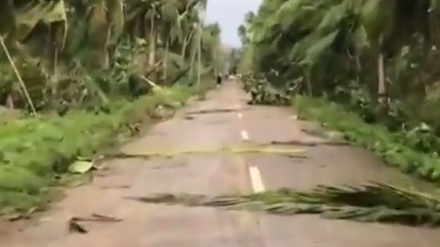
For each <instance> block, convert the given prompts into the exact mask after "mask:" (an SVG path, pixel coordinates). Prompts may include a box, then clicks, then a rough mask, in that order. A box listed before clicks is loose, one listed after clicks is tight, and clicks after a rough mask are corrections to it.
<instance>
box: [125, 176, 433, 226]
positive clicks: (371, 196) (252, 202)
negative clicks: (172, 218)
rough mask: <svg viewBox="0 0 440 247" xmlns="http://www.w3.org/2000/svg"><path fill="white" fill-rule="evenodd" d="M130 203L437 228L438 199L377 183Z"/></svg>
mask: <svg viewBox="0 0 440 247" xmlns="http://www.w3.org/2000/svg"><path fill="white" fill-rule="evenodd" d="M131 199H136V200H138V201H142V202H146V203H162V204H180V205H186V206H192V207H195V206H206V207H217V208H222V209H228V210H247V211H254V212H266V213H269V214H279V215H296V214H321V215H322V216H323V217H325V218H332V219H350V220H355V221H361V222H383V223H395V224H404V225H414V226H416V225H426V226H439V225H440V199H438V198H434V197H431V196H428V195H425V194H421V193H418V192H415V191H408V190H404V189H401V188H397V187H393V186H389V185H384V184H377V183H375V184H368V185H364V186H357V187H352V186H344V187H333V186H318V187H316V188H315V189H314V190H312V191H310V192H299V191H294V190H290V189H280V190H277V191H268V192H263V193H257V194H249V195H227V196H206V195H190V194H180V195H173V194H156V195H152V196H149V197H141V198H131Z"/></svg>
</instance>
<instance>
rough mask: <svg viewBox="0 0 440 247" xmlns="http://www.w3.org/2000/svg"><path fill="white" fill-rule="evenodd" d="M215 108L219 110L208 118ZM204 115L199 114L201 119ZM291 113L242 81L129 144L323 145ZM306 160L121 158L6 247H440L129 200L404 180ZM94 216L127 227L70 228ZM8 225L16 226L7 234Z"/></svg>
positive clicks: (406, 231)
mask: <svg viewBox="0 0 440 247" xmlns="http://www.w3.org/2000/svg"><path fill="white" fill-rule="evenodd" d="M205 110H206V111H209V110H213V112H205V113H203V111H205ZM200 111H202V113H200ZM292 115H293V112H292V111H291V109H283V108H277V107H264V106H248V105H247V104H246V95H245V94H244V92H243V91H242V90H241V89H240V85H238V83H236V82H226V83H225V84H224V85H222V86H221V87H220V88H219V89H217V90H215V91H212V92H210V93H209V94H208V95H207V97H206V100H203V101H198V102H194V103H192V104H191V105H190V106H188V107H187V108H186V109H183V110H182V111H180V112H178V114H177V115H176V116H175V117H174V118H172V119H170V120H168V121H165V122H162V123H160V124H158V125H156V126H155V127H153V128H152V129H151V131H150V132H149V133H148V134H146V135H145V136H142V137H140V138H137V139H135V140H133V141H132V142H130V143H129V144H127V145H125V146H124V147H123V150H124V151H125V152H128V153H132V154H142V153H145V152H173V151H184V150H187V151H188V150H200V149H206V148H212V149H218V148H222V147H231V146H234V145H235V146H236V145H241V144H243V143H254V144H255V143H262V144H264V143H270V142H272V141H292V140H295V141H301V142H305V143H307V142H313V143H316V142H323V141H324V140H322V139H320V138H318V137H314V136H310V135H308V134H305V133H304V132H303V131H301V130H302V128H303V127H304V126H305V124H306V123H303V122H301V121H298V120H295V118H294V117H292ZM299 148H303V149H305V150H306V156H307V158H305V159H298V158H291V157H284V156H280V155H275V154H253V155H238V154H236V155H222V154H205V155H201V154H199V155H195V154H191V155H189V154H188V155H179V156H175V157H173V158H171V159H149V160H145V159H119V160H118V159H116V160H112V161H108V162H107V164H106V165H107V167H109V170H108V171H106V174H105V175H103V176H99V177H96V178H95V181H94V183H93V184H90V185H87V186H83V187H79V188H75V189H72V190H71V191H70V192H69V193H68V195H67V197H66V199H64V200H63V201H61V202H59V203H58V204H56V205H54V208H53V209H52V210H50V211H49V212H47V213H45V214H44V215H42V217H41V218H40V219H39V220H37V221H34V222H31V223H27V224H26V227H24V228H20V229H14V230H13V228H11V229H9V230H8V231H7V233H8V234H7V235H5V236H2V237H1V238H0V246H1V247H3V246H4V247H353V246H356V247H373V246H374V247H406V246H408V247H410V246H417V247H434V246H438V245H439V243H440V231H438V230H433V229H431V230H430V229H423V228H411V227H403V226H390V225H381V224H367V223H355V222H351V221H337V220H325V219H321V218H319V217H318V216H308V215H302V216H291V217H283V216H270V215H263V214H251V213H247V212H229V211H228V212H225V211H221V210H217V209H212V208H186V207H182V206H164V205H152V204H144V203H140V202H137V201H132V200H127V199H124V198H125V197H127V196H143V195H148V194H150V193H153V192H188V193H203V194H212V195H215V194H224V193H249V192H253V191H257V192H258V191H264V190H270V189H276V188H280V187H293V188H297V189H307V188H311V187H313V186H315V185H317V184H338V183H346V182H363V181H367V180H378V181H385V180H390V177H391V178H394V177H396V176H397V177H398V176H400V175H399V174H398V173H397V172H394V171H390V170H389V169H387V168H386V167H385V166H384V165H383V164H381V163H380V161H379V160H377V159H376V158H374V157H373V156H372V155H371V154H369V153H368V152H366V151H364V150H362V149H360V148H355V147H348V146H331V145H324V144H323V145H316V146H307V145H302V146H299ZM93 213H99V214H103V215H109V216H113V217H117V218H121V219H123V221H122V222H119V223H102V222H87V223H85V226H86V227H87V228H88V230H89V233H88V234H75V233H69V232H68V230H67V221H68V220H69V219H70V218H71V217H73V216H76V217H81V216H83V217H87V216H89V215H91V214H93ZM11 227H12V226H11Z"/></svg>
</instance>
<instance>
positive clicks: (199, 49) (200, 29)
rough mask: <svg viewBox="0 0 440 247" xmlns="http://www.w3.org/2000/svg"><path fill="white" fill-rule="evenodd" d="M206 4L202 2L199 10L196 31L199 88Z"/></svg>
mask: <svg viewBox="0 0 440 247" xmlns="http://www.w3.org/2000/svg"><path fill="white" fill-rule="evenodd" d="M207 4H208V0H202V2H201V8H200V10H199V27H198V30H197V33H198V36H197V39H198V40H197V87H198V88H200V83H201V80H202V32H203V23H204V22H205V15H206V5H207Z"/></svg>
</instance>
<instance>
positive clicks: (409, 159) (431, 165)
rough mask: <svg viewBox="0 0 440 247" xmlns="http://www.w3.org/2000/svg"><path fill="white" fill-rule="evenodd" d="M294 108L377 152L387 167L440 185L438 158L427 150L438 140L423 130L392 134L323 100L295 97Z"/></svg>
mask: <svg viewBox="0 0 440 247" xmlns="http://www.w3.org/2000/svg"><path fill="white" fill-rule="evenodd" d="M293 106H294V107H295V109H296V111H297V112H298V114H299V116H300V117H303V118H308V119H312V120H316V121H319V122H321V123H322V124H323V125H324V126H325V127H328V128H330V129H335V130H338V131H341V132H342V133H343V134H344V135H345V137H346V138H347V139H348V140H350V141H353V142H355V143H358V144H360V145H362V146H364V147H366V148H367V149H369V150H372V151H374V152H375V153H377V154H378V155H380V156H381V157H382V158H383V159H384V161H385V162H386V163H387V164H390V165H392V166H395V167H398V168H400V169H401V170H402V171H403V172H406V173H413V174H416V175H418V176H420V177H422V178H424V179H427V180H430V181H435V182H438V181H440V180H439V179H440V161H439V160H440V159H439V156H438V154H437V153H435V152H432V148H433V147H432V146H428V145H430V144H431V143H438V141H439V138H437V137H435V135H432V133H429V130H428V129H426V128H424V127H423V126H419V128H414V129H412V130H410V131H408V132H395V133H392V132H390V131H389V130H388V129H387V128H386V127H384V126H381V125H375V124H368V123H366V122H365V121H364V120H363V119H362V118H361V117H360V116H359V115H358V114H356V113H353V112H351V111H350V109H347V108H345V107H343V106H341V105H338V104H336V103H333V102H330V101H328V100H326V99H323V98H321V99H317V98H309V97H304V96H296V97H295V101H294V104H293ZM427 140H428V141H427ZM427 146H428V147H427Z"/></svg>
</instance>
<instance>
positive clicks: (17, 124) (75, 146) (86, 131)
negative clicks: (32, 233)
mask: <svg viewBox="0 0 440 247" xmlns="http://www.w3.org/2000/svg"><path fill="white" fill-rule="evenodd" d="M195 90H196V89H195V88H188V87H186V86H175V87H173V88H171V89H162V90H159V91H158V92H156V93H154V94H151V95H147V96H144V97H141V98H139V99H137V100H136V101H133V102H128V101H126V100H120V101H115V102H112V103H111V104H110V105H108V106H107V110H108V111H107V112H100V111H96V112H94V111H84V110H74V111H71V112H69V113H67V114H66V115H65V116H64V117H60V116H58V115H56V114H51V115H45V116H40V117H36V118H22V119H19V120H16V121H13V122H9V123H5V124H3V125H2V127H1V128H0V150H1V151H0V215H5V214H7V215H10V214H11V213H12V212H14V211H16V212H24V211H26V210H29V209H30V208H32V207H39V208H40V207H43V206H44V205H45V204H46V203H47V202H48V201H47V200H48V199H49V198H51V197H48V196H49V195H50V194H49V192H53V187H54V186H57V185H59V183H60V176H62V175H63V174H65V173H66V172H67V171H68V168H69V165H70V164H71V163H72V162H73V161H75V160H76V159H77V158H78V157H93V156H94V155H95V154H96V152H97V151H98V150H101V149H102V148H104V147H107V148H108V147H111V146H113V145H115V144H116V143H117V138H115V136H121V137H122V136H124V135H126V134H129V133H130V130H131V125H132V124H135V123H138V122H141V121H144V120H145V119H146V117H150V120H151V119H152V118H153V117H154V115H155V114H156V109H157V107H158V106H159V105H165V106H167V107H171V108H176V107H178V106H180V105H181V104H183V103H184V102H185V101H186V100H187V99H188V98H189V96H191V95H193V94H194V92H196V91H195ZM205 90H206V89H205Z"/></svg>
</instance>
